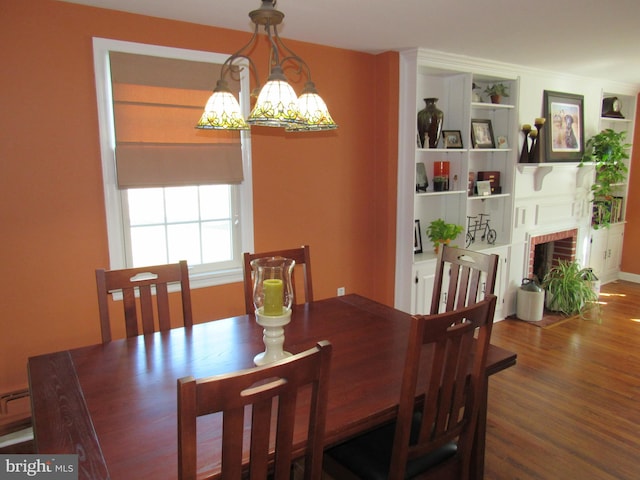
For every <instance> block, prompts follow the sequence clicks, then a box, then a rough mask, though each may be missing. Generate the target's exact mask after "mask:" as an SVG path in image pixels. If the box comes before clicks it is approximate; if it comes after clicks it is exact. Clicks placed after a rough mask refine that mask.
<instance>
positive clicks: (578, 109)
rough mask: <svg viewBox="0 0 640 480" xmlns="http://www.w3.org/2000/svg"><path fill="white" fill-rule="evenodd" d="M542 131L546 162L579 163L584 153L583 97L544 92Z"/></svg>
mask: <svg viewBox="0 0 640 480" xmlns="http://www.w3.org/2000/svg"><path fill="white" fill-rule="evenodd" d="M544 117H545V119H546V122H545V126H544V128H543V130H542V132H543V133H542V136H543V143H544V145H545V153H546V161H547V162H579V161H580V160H581V159H582V155H583V154H584V96H582V95H575V94H573V93H561V92H552V91H549V90H545V91H544Z"/></svg>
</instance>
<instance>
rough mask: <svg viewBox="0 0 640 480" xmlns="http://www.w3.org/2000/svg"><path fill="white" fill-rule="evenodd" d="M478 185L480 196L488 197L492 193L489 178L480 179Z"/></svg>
mask: <svg viewBox="0 0 640 480" xmlns="http://www.w3.org/2000/svg"><path fill="white" fill-rule="evenodd" d="M476 186H477V188H478V196H480V197H486V196H488V195H491V182H490V181H489V180H478V181H477V182H476Z"/></svg>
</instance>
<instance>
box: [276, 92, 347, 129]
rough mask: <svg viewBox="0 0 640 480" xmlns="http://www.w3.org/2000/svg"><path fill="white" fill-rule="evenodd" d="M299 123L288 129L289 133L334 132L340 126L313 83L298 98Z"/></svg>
mask: <svg viewBox="0 0 640 480" xmlns="http://www.w3.org/2000/svg"><path fill="white" fill-rule="evenodd" d="M297 108H298V123H296V124H294V125H291V126H289V127H287V130H288V131H317V130H334V129H336V128H338V125H336V123H335V122H334V121H333V118H331V114H330V113H329V109H328V108H327V104H326V103H324V100H322V97H320V95H318V92H317V91H316V89H315V86H314V85H313V83H312V82H308V83H307V85H305V88H304V91H303V92H302V95H300V97H299V98H298V104H297Z"/></svg>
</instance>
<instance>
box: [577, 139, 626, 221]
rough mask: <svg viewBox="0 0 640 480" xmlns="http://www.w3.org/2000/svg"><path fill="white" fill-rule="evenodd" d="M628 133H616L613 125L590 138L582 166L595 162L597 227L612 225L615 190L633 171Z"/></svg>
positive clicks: (594, 190)
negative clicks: (630, 165) (630, 164)
mask: <svg viewBox="0 0 640 480" xmlns="http://www.w3.org/2000/svg"><path fill="white" fill-rule="evenodd" d="M625 136H626V132H616V131H615V130H612V129H610V128H607V129H605V130H602V131H601V132H600V133H598V134H597V135H594V136H593V137H591V138H590V139H589V140H587V144H586V148H585V153H584V156H583V157H582V160H581V162H580V166H582V165H584V163H585V162H593V163H594V164H595V169H596V180H595V183H594V184H593V185H592V186H591V191H592V192H593V203H594V212H596V214H595V215H594V222H593V223H594V227H595V228H600V227H608V226H609V225H610V224H611V207H612V200H613V190H614V188H615V186H616V185H619V184H620V183H622V182H624V181H625V180H626V178H627V172H628V171H629V169H628V167H627V164H626V163H625V160H627V159H628V158H629V153H628V152H629V150H628V149H629V148H630V147H631V145H630V144H628V143H625V141H624V140H625Z"/></svg>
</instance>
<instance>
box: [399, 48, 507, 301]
mask: <svg viewBox="0 0 640 480" xmlns="http://www.w3.org/2000/svg"><path fill="white" fill-rule="evenodd" d="M493 83H504V84H505V85H507V86H508V87H509V97H503V99H502V103H501V104H492V103H489V102H490V100H489V99H488V98H483V100H486V102H485V101H483V102H478V101H473V96H472V91H473V88H472V87H473V85H474V84H475V86H476V87H477V89H479V91H483V90H484V89H485V87H486V86H488V85H490V84H493ZM476 91H478V90H476ZM518 93H519V79H518V78H517V77H511V78H509V77H505V76H495V75H493V74H490V73H487V72H477V71H474V70H473V69H472V68H470V69H468V70H463V69H460V68H458V67H452V66H450V65H445V64H442V63H439V62H438V61H437V60H436V61H434V60H433V59H432V58H431V57H430V56H427V55H422V54H421V52H420V50H410V51H405V52H401V54H400V119H399V121H400V129H399V142H400V145H399V147H398V153H399V169H398V170H399V172H398V202H397V208H398V210H397V232H396V240H397V241H396V245H397V252H396V259H397V261H396V288H395V291H396V296H395V306H396V307H397V308H400V309H402V310H405V311H408V312H411V313H426V310H425V307H426V308H427V309H428V305H429V302H430V297H429V299H426V300H425V299H424V298H423V297H424V295H425V293H426V292H427V290H429V288H428V287H429V285H428V282H429V279H430V278H431V277H432V273H433V272H434V270H435V258H436V254H435V253H434V252H433V245H431V243H430V241H429V239H428V238H427V237H426V234H425V232H426V229H427V227H428V226H429V224H430V223H431V222H432V221H433V220H437V219H439V218H442V219H444V220H445V221H446V222H448V223H456V224H458V225H463V226H464V227H465V231H464V232H463V233H462V234H461V235H460V236H459V237H458V238H457V239H456V240H455V241H453V242H452V243H453V244H455V245H458V246H460V247H466V248H470V249H473V250H491V251H495V250H498V251H499V253H500V254H501V255H502V256H505V255H507V256H508V255H509V248H510V243H511V235H512V216H513V215H512V211H513V175H514V170H515V169H514V166H515V164H516V163H517V158H518V116H517V107H516V106H517V105H518ZM425 98H437V99H438V101H437V107H438V108H439V109H440V110H442V111H443V113H444V119H443V126H442V129H443V130H445V131H446V130H458V131H460V133H461V138H462V144H463V145H462V147H463V148H443V142H442V139H441V140H440V141H439V143H438V148H431V149H429V148H419V147H418V146H417V144H418V142H417V114H418V112H419V111H420V110H422V109H423V108H424V105H425V104H424V99H425ZM472 119H479V120H482V121H485V122H486V121H487V120H489V121H490V122H491V126H492V130H493V135H494V141H495V143H496V146H498V138H502V139H504V142H503V143H501V144H500V146H501V147H502V148H474V145H473V144H472V136H471V121H472ZM440 161H447V162H449V187H450V190H449V191H444V192H439V191H434V190H433V181H432V179H433V176H434V163H435V162H440ZM420 162H421V163H423V164H424V166H425V170H426V173H427V178H428V180H429V186H428V188H427V191H426V192H416V188H415V187H416V185H415V184H416V182H415V175H416V165H417V164H418V163H420ZM470 172H471V173H473V175H474V177H475V179H477V177H478V172H498V173H499V175H500V187H501V191H500V192H498V193H494V194H492V195H488V196H478V195H477V194H476V193H475V192H474V191H473V190H471V191H469V185H468V183H469V173H470ZM481 214H482V215H488V217H482V218H483V219H486V218H488V219H489V222H490V225H491V228H492V229H494V230H495V231H496V237H497V241H496V242H495V243H494V244H488V243H487V242H486V241H482V240H481V239H480V237H481V234H480V233H479V232H478V234H477V235H476V238H475V241H474V242H473V243H471V244H470V245H468V246H467V244H466V235H467V233H468V228H467V227H468V222H469V221H471V222H472V223H474V222H475V221H476V219H479V218H481V217H480V215H481ZM469 217H472V218H471V220H470V219H469ZM414 220H418V221H419V222H420V233H421V236H422V246H423V252H422V253H415V254H414V253H413V250H412V248H411V245H410V244H409V242H410V241H411V238H412V232H415V226H414ZM414 245H415V242H414ZM506 283H507V282H506V281H505V282H504V284H506ZM496 293H498V296H500V292H496Z"/></svg>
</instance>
